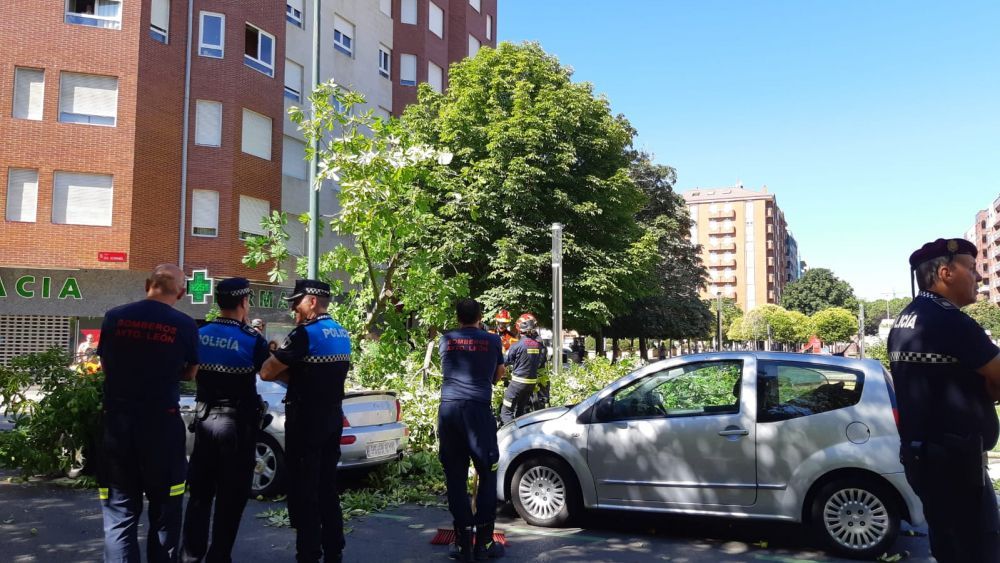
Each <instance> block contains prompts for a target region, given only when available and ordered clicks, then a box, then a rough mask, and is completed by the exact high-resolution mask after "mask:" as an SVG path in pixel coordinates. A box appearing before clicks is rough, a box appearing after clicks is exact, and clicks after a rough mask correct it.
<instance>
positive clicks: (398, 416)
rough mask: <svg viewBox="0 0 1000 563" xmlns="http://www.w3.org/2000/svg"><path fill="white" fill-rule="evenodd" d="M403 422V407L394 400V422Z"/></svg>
mask: <svg viewBox="0 0 1000 563" xmlns="http://www.w3.org/2000/svg"><path fill="white" fill-rule="evenodd" d="M400 420H403V405H402V404H401V403H400V402H399V399H396V422H399V421H400Z"/></svg>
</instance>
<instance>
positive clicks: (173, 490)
mask: <svg viewBox="0 0 1000 563" xmlns="http://www.w3.org/2000/svg"><path fill="white" fill-rule="evenodd" d="M183 494H184V483H178V484H176V485H174V486H173V487H170V496H172V497H176V496H179V495H183Z"/></svg>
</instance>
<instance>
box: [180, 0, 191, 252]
mask: <svg viewBox="0 0 1000 563" xmlns="http://www.w3.org/2000/svg"><path fill="white" fill-rule="evenodd" d="M193 20H194V0H188V11H187V43H185V45H186V47H185V49H187V51H186V53H185V55H184V111H183V117H182V119H183V120H184V125H182V126H181V226H180V239H179V241H178V252H177V266H178V267H179V268H180V269H181V270H183V269H184V260H185V253H184V247H185V246H187V184H188V138H189V135H190V130H191V126H190V120H191V42H192V41H193V39H192V37H193V32H192V31H191V30H192V27H193V24H192V22H193Z"/></svg>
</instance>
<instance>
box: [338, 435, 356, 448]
mask: <svg viewBox="0 0 1000 563" xmlns="http://www.w3.org/2000/svg"><path fill="white" fill-rule="evenodd" d="M357 441H358V437H357V436H341V437H340V445H341V446H349V445H351V444H353V443H354V442H357Z"/></svg>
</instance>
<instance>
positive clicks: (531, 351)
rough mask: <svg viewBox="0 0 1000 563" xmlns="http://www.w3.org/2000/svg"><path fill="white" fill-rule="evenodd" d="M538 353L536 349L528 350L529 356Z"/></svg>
mask: <svg viewBox="0 0 1000 563" xmlns="http://www.w3.org/2000/svg"><path fill="white" fill-rule="evenodd" d="M538 352H539V350H538V348H528V353H529V354H537V353H538Z"/></svg>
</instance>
